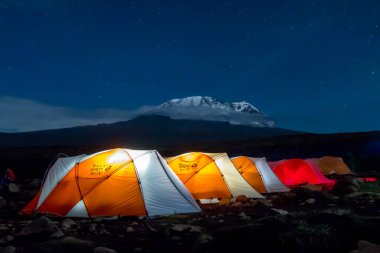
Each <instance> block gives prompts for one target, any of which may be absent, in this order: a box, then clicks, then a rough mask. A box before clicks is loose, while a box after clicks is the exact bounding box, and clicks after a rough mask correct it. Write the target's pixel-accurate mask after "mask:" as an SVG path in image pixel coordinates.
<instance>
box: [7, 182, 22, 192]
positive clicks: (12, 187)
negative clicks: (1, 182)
mask: <svg viewBox="0 0 380 253" xmlns="http://www.w3.org/2000/svg"><path fill="white" fill-rule="evenodd" d="M8 189H9V192H11V193H17V192H20V187H18V185H17V184H15V183H9V185H8Z"/></svg>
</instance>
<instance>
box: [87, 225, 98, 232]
mask: <svg viewBox="0 0 380 253" xmlns="http://www.w3.org/2000/svg"><path fill="white" fill-rule="evenodd" d="M95 230H96V224H95V223H91V224H90V226H88V231H90V232H95Z"/></svg>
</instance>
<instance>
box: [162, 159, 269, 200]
mask: <svg viewBox="0 0 380 253" xmlns="http://www.w3.org/2000/svg"><path fill="white" fill-rule="evenodd" d="M166 161H167V163H168V165H169V166H170V167H171V168H172V169H173V171H174V172H175V173H176V174H177V175H178V177H179V178H180V180H181V181H182V182H183V183H184V185H185V186H186V187H187V188H188V189H189V191H190V193H191V194H192V195H193V197H194V198H195V199H197V200H200V201H201V202H204V201H207V200H208V199H218V200H222V201H229V200H234V199H235V198H236V197H237V196H239V195H245V196H247V197H250V198H264V197H263V196H262V195H261V194H259V193H258V192H257V191H256V190H255V189H253V188H252V187H251V186H250V185H249V184H248V182H247V181H246V180H245V179H244V178H243V177H242V176H241V175H240V173H239V172H238V171H237V169H236V168H235V166H234V165H233V164H232V162H231V160H230V159H229V157H228V156H227V154H226V153H201V152H192V153H186V154H182V155H179V156H175V157H169V158H166Z"/></svg>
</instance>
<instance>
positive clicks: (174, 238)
mask: <svg viewBox="0 0 380 253" xmlns="http://www.w3.org/2000/svg"><path fill="white" fill-rule="evenodd" d="M171 239H172V240H174V241H180V240H181V237H180V236H177V235H176V236H172V237H171Z"/></svg>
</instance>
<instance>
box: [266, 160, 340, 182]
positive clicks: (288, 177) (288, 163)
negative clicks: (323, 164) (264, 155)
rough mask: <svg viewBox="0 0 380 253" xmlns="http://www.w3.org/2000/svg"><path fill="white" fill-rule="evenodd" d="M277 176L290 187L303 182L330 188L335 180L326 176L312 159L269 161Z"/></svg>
mask: <svg viewBox="0 0 380 253" xmlns="http://www.w3.org/2000/svg"><path fill="white" fill-rule="evenodd" d="M269 166H270V167H271V168H272V170H273V172H274V173H275V174H276V175H277V177H278V178H279V179H280V180H281V182H282V183H284V184H285V185H286V186H288V187H292V186H297V185H301V184H320V185H326V187H328V188H330V187H332V186H333V185H334V183H335V181H334V180H330V179H328V178H326V177H325V176H324V175H323V174H322V173H321V172H320V171H319V170H318V169H317V167H316V166H315V165H313V164H312V162H310V161H305V160H302V159H289V160H281V161H277V162H269Z"/></svg>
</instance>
